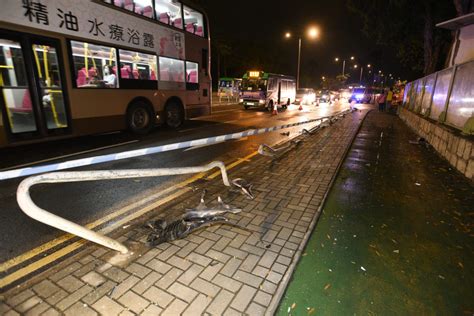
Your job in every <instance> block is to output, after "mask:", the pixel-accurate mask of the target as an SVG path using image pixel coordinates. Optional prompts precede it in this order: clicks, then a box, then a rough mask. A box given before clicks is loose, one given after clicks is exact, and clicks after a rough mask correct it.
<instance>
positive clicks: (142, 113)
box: [127, 101, 153, 135]
mask: <svg viewBox="0 0 474 316" xmlns="http://www.w3.org/2000/svg"><path fill="white" fill-rule="evenodd" d="M152 118H153V112H152V110H151V109H150V106H149V105H148V104H146V103H144V102H140V101H138V102H135V103H133V104H132V105H131V106H130V107H129V108H128V110H127V126H128V129H129V130H130V131H131V132H132V133H134V134H140V135H144V134H148V133H149V132H150V130H151V129H152V128H153V119H152Z"/></svg>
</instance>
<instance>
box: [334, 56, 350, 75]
mask: <svg viewBox="0 0 474 316" xmlns="http://www.w3.org/2000/svg"><path fill="white" fill-rule="evenodd" d="M354 59H355V57H354V56H351V57H350V60H352V61H353V60H354ZM334 61H335V62H336V63H337V62H339V57H336V58H334ZM345 73H346V60H345V59H343V60H342V76H343V77H344V75H345Z"/></svg>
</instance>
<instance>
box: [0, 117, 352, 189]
mask: <svg viewBox="0 0 474 316" xmlns="http://www.w3.org/2000/svg"><path fill="white" fill-rule="evenodd" d="M349 112H350V110H345V111H341V112H339V113H336V114H334V115H331V116H325V117H320V118H316V119H311V120H307V121H304V122H297V123H292V124H285V125H279V126H273V127H266V128H259V129H249V130H246V131H243V132H238V133H233V134H226V135H220V136H213V137H206V138H200V139H196V140H190V141H185V142H180V143H174V144H167V145H160V146H155V147H149V148H142V149H135V150H130V151H124V152H121V153H113V154H108V155H101V156H95V157H88V158H81V159H75V160H70V161H66V162H61V163H54V164H49V165H43V166H37V167H28V168H21V169H15V170H8V171H3V172H0V181H1V180H7V179H14V178H20V177H25V176H31V175H35V174H40V173H46V172H51V171H59V170H65V169H71V168H77V167H84V166H90V165H96V164H99V163H105V162H111V161H117V160H122V159H128V158H135V157H140V156H145V155H151V154H156V153H161V152H166V151H172V150H177V149H185V148H190V147H195V146H202V145H212V144H217V143H221V142H223V141H227V140H232V139H239V138H242V137H247V136H253V135H259V134H264V133H269V132H274V131H277V130H281V129H286V128H290V127H295V126H299V125H304V124H309V123H314V122H318V121H320V122H323V121H328V120H330V119H331V118H333V117H339V116H343V115H345V114H347V113H349Z"/></svg>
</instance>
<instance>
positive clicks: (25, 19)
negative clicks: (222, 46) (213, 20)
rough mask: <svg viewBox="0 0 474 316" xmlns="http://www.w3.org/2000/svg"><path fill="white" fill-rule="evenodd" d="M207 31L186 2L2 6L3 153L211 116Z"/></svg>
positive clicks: (84, 0) (32, 0) (112, 0)
mask: <svg viewBox="0 0 474 316" xmlns="http://www.w3.org/2000/svg"><path fill="white" fill-rule="evenodd" d="M208 25H209V24H208V19H207V17H206V14H205V13H204V12H203V10H200V9H199V8H197V7H196V6H195V5H193V4H191V3H189V2H188V1H185V0H183V1H177V0H108V1H100V0H81V1H77V0H61V1H55V0H23V1H19V0H3V1H2V7H1V10H0V108H1V111H0V147H6V146H12V145H17V144H25V143H31V142H40V141H46V140H53V139H58V138H65V137H72V136H79V135H87V134H96V133H104V132H110V131H116V130H123V129H129V130H131V131H132V132H134V133H138V134H145V133H147V132H149V131H150V130H151V129H152V128H153V126H154V125H155V124H158V123H166V124H167V125H169V126H171V127H173V128H176V127H179V126H180V125H181V124H182V123H183V121H184V120H185V119H188V118H192V117H197V116H200V115H207V114H209V113H210V111H211V98H210V97H211V77H210V43H209V28H208Z"/></svg>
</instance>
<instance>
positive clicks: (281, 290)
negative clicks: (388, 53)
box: [265, 109, 372, 315]
mask: <svg viewBox="0 0 474 316" xmlns="http://www.w3.org/2000/svg"><path fill="white" fill-rule="evenodd" d="M371 111H372V109H370V110H369V111H367V113H365V115H364V117H363V118H362V120H361V122H360V124H359V127H358V128H357V130H356V131H355V133H354V136H353V137H352V139H351V141H350V143H349V145H348V146H347V148H346V150H345V152H344V155H343V158H342V159H341V161H340V163H339V165H338V166H337V169H336V172H335V173H334V175H333V177H332V179H331V182H330V183H329V186H328V190H327V191H326V193H325V194H324V197H323V199H322V201H321V205H320V206H319V208H318V211H317V212H316V214H315V216H314V218H313V220H312V221H311V224H310V226H309V229H308V231H307V232H306V233H305V236H304V238H303V242H302V243H301V244H300V246H299V247H298V250H297V251H296V253H295V256H294V259H293V262H292V263H291V265H290V266H289V268H288V272H287V273H286V274H285V276H284V277H283V279H282V280H281V282H280V284H279V285H278V289H277V291H276V292H275V295H274V296H273V298H272V300H271V301H270V304H269V307H268V310H267V311H266V312H265V315H275V313H276V311H277V309H278V307H279V306H280V301H281V299H282V297H283V295H284V294H285V292H286V290H287V288H288V284H289V283H290V281H291V279H292V277H293V273H294V272H295V270H296V266H297V265H298V263H299V261H300V259H301V255H302V253H303V250H304V249H305V248H306V245H307V243H308V241H309V239H310V237H311V235H312V233H313V231H314V229H315V228H316V224H317V223H318V220H319V217H320V216H321V212H322V210H323V208H324V206H325V204H326V199H327V197H328V195H329V192H330V191H331V189H332V186H333V185H334V181H335V180H336V178H337V176H338V175H339V172H340V171H341V167H342V165H343V163H344V161H345V160H346V158H347V154H348V153H349V150H350V149H351V147H352V144H353V143H354V141H355V139H356V137H357V135H359V132H360V129H361V128H362V124H364V121H365V118H366V117H367V115H368V114H369V113H370V112H371Z"/></svg>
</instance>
